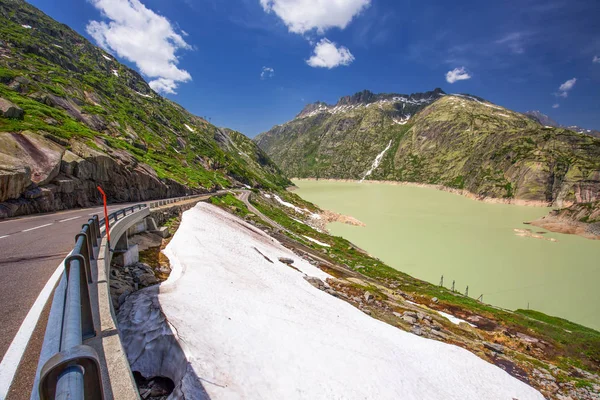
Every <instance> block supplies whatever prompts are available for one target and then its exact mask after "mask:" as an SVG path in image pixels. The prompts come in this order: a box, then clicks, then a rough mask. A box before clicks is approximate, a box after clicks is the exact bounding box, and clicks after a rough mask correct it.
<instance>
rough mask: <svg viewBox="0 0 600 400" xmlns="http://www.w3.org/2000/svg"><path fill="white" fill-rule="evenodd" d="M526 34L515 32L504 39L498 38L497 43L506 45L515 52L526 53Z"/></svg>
mask: <svg viewBox="0 0 600 400" xmlns="http://www.w3.org/2000/svg"><path fill="white" fill-rule="evenodd" d="M524 36H525V34H524V33H522V32H513V33H509V34H508V35H506V36H504V37H503V38H502V39H499V40H496V44H501V45H506V46H508V48H509V49H510V50H511V51H512V52H513V53H515V54H523V53H525V46H524V45H523V41H524Z"/></svg>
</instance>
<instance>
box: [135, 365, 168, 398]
mask: <svg viewBox="0 0 600 400" xmlns="http://www.w3.org/2000/svg"><path fill="white" fill-rule="evenodd" d="M133 377H134V379H135V383H136V385H137V387H138V390H139V392H140V396H141V397H142V399H163V398H165V397H166V396H169V395H170V394H171V393H173V390H175V383H174V382H173V381H172V380H171V379H169V378H167V377H165V376H155V377H153V378H144V376H143V375H142V374H141V373H140V372H139V371H133Z"/></svg>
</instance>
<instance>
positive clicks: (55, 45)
mask: <svg viewBox="0 0 600 400" xmlns="http://www.w3.org/2000/svg"><path fill="white" fill-rule="evenodd" d="M52 46H54V47H58V48H59V49H62V48H63V47H62V46H61V45H60V44H53V45H52Z"/></svg>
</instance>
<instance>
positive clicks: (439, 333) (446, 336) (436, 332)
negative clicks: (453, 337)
mask: <svg viewBox="0 0 600 400" xmlns="http://www.w3.org/2000/svg"><path fill="white" fill-rule="evenodd" d="M429 332H430V333H431V334H432V335H433V336H435V337H438V338H440V339H444V340H445V339H447V338H448V335H446V334H445V333H443V332H440V331H438V330H435V329H432V330H431V331H429Z"/></svg>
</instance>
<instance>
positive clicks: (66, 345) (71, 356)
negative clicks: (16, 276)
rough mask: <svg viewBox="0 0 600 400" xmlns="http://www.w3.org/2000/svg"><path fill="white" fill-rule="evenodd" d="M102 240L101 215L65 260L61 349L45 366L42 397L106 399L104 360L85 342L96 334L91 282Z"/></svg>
mask: <svg viewBox="0 0 600 400" xmlns="http://www.w3.org/2000/svg"><path fill="white" fill-rule="evenodd" d="M100 239H101V234H100V223H99V220H98V216H97V215H94V216H93V217H92V218H90V219H89V220H88V222H87V223H86V224H84V225H83V227H82V229H81V232H80V233H78V234H77V235H76V236H75V247H74V248H73V251H72V252H71V254H70V255H69V256H68V257H67V258H66V259H65V274H66V279H67V286H66V290H65V302H64V310H63V314H62V321H61V323H62V324H61V327H60V330H59V331H60V342H59V351H58V352H57V353H56V354H55V355H54V356H52V357H51V358H50V359H49V360H48V361H47V362H46V363H45V364H44V366H43V367H42V370H41V372H40V381H39V395H40V399H42V400H45V399H67V398H68V399H84V398H85V399H99V400H101V399H103V398H104V396H103V394H102V378H101V375H100V359H99V357H98V354H97V353H96V351H95V350H94V349H93V348H91V347H89V346H86V345H83V341H84V340H85V339H88V338H91V337H94V336H95V335H96V330H95V328H94V320H93V314H92V304H91V300H90V293H89V292H90V291H89V285H90V284H92V283H93V277H92V270H91V263H92V260H94V259H95V257H96V256H95V254H96V249H97V248H98V246H99V241H100Z"/></svg>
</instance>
